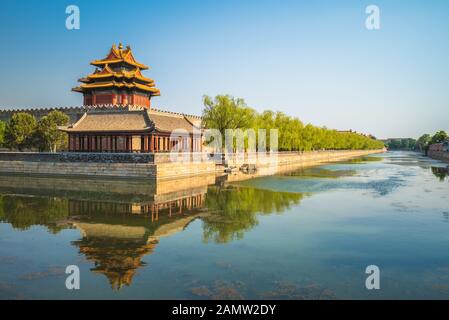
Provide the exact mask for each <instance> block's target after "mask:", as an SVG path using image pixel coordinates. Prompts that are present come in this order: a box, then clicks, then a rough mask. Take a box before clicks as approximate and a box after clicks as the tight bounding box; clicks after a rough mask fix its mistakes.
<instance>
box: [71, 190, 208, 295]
mask: <svg viewBox="0 0 449 320" xmlns="http://www.w3.org/2000/svg"><path fill="white" fill-rule="evenodd" d="M191 191H194V190H191ZM206 192H207V188H201V190H196V192H189V194H182V195H179V194H172V195H171V196H170V195H169V194H168V195H163V197H160V198H161V199H157V200H156V199H155V201H151V202H148V203H114V202H94V201H73V200H71V201H69V212H70V216H71V217H72V221H73V225H74V226H75V227H76V228H77V229H78V230H80V232H81V234H82V238H81V239H80V240H77V241H74V242H73V245H75V246H77V247H78V248H79V252H80V253H82V254H83V255H85V257H86V259H87V260H88V261H91V262H93V263H94V265H95V266H94V267H93V268H92V271H93V272H97V273H101V274H104V275H105V276H106V277H107V278H108V280H109V282H110V284H111V287H112V288H113V289H115V290H118V289H120V288H122V287H123V286H124V285H127V286H129V285H131V283H132V280H133V277H134V275H135V274H136V272H137V270H138V269H139V268H140V267H143V266H145V262H143V261H142V259H143V257H144V256H145V255H147V254H150V253H152V252H153V250H154V249H155V248H156V245H157V243H158V242H159V239H160V238H161V237H164V236H169V235H172V234H175V233H177V232H180V231H182V230H183V229H185V228H186V227H187V226H188V224H189V223H190V222H192V221H193V220H195V219H196V218H198V217H201V216H204V215H206V213H205V212H203V211H202V210H201V209H202V208H203V207H204V205H205V194H206Z"/></svg>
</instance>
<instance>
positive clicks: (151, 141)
mask: <svg viewBox="0 0 449 320" xmlns="http://www.w3.org/2000/svg"><path fill="white" fill-rule="evenodd" d="M150 152H154V135H151V137H150Z"/></svg>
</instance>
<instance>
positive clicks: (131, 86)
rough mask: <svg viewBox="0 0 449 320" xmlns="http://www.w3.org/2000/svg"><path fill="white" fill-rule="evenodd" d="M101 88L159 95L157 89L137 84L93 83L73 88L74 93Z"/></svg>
mask: <svg viewBox="0 0 449 320" xmlns="http://www.w3.org/2000/svg"><path fill="white" fill-rule="evenodd" d="M103 88H128V89H140V90H143V91H146V92H150V93H151V94H152V95H154V96H158V95H160V91H159V89H156V88H153V87H149V86H146V85H143V84H139V83H132V84H127V83H93V84H83V85H81V86H79V87H76V88H73V89H72V90H73V91H76V92H85V91H86V90H93V89H103Z"/></svg>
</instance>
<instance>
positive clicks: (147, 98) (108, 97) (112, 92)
mask: <svg viewBox="0 0 449 320" xmlns="http://www.w3.org/2000/svg"><path fill="white" fill-rule="evenodd" d="M90 64H91V65H93V66H95V67H96V69H95V71H94V73H92V74H90V75H88V76H87V77H85V78H81V79H79V80H78V81H79V82H81V84H80V86H78V87H76V88H73V89H72V91H75V92H80V93H82V94H83V96H84V105H85V106H91V105H103V104H112V105H134V106H141V107H145V108H148V109H149V108H150V107H151V97H153V96H159V95H160V91H159V90H158V89H157V88H156V87H155V84H154V80H153V79H150V78H146V77H144V76H143V75H142V72H141V71H142V70H147V69H148V67H147V66H146V65H144V64H141V63H139V62H137V61H136V60H135V59H134V56H133V53H132V51H131V48H130V47H129V46H127V47H126V48H125V49H124V48H123V45H122V44H121V43H120V44H119V46H118V47H117V46H116V45H115V44H114V45H113V46H112V48H111V49H110V50H109V54H108V55H107V56H106V57H105V58H104V59H101V60H95V61H92V62H91V63H90Z"/></svg>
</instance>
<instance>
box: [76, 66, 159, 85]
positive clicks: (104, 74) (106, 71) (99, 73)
mask: <svg viewBox="0 0 449 320" xmlns="http://www.w3.org/2000/svg"><path fill="white" fill-rule="evenodd" d="M111 77H114V78H117V79H123V78H126V79H138V80H141V81H142V82H145V83H147V84H152V85H154V80H153V79H150V78H147V77H144V76H143V75H142V72H140V69H139V68H136V69H134V70H131V71H126V70H119V71H114V70H113V69H112V68H111V67H109V65H108V64H106V65H105V67H104V68H103V69H102V70H99V69H96V70H95V72H94V73H93V74H90V75H88V76H87V77H85V78H81V79H80V80H79V81H80V82H84V83H90V82H93V80H97V79H104V78H111Z"/></svg>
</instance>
